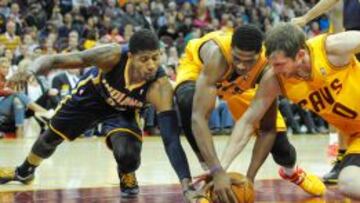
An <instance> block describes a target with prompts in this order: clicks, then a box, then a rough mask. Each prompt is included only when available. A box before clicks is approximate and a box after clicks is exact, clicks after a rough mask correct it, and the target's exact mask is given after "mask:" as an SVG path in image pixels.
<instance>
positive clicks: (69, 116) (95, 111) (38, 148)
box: [0, 86, 109, 184]
mask: <svg viewBox="0 0 360 203" xmlns="http://www.w3.org/2000/svg"><path fill="white" fill-rule="evenodd" d="M79 88H83V89H82V90H83V94H82V96H77V94H76V93H75V94H74V95H72V97H68V98H67V99H66V100H64V101H63V102H62V104H61V105H60V106H59V108H58V110H57V111H56V113H55V115H54V117H53V118H52V119H51V120H50V124H49V129H48V130H47V131H45V132H44V133H43V134H42V135H40V136H39V138H38V139H37V140H36V141H35V143H34V145H33V147H32V150H31V152H30V153H29V155H28V156H27V158H26V159H25V161H24V162H23V164H22V165H20V166H19V167H17V168H0V183H7V182H9V181H12V180H15V181H20V182H22V183H25V184H26V183H29V182H31V180H32V179H33V177H34V172H35V169H36V167H38V166H39V165H40V163H41V161H42V160H43V159H46V158H49V157H50V156H51V155H52V154H53V153H54V151H55V150H56V148H57V146H58V145H59V144H60V143H62V141H63V140H64V139H66V140H74V139H76V138H77V137H78V136H80V135H81V133H83V132H84V131H85V130H86V129H88V128H89V127H90V126H91V125H92V124H93V123H94V122H95V121H97V120H98V119H99V118H101V117H102V115H101V114H102V113H103V114H107V113H108V112H109V111H106V109H104V108H103V105H102V103H101V102H100V101H101V100H99V99H98V98H97V97H96V96H94V95H96V94H94V92H93V91H91V89H89V88H87V87H86V86H79Z"/></svg>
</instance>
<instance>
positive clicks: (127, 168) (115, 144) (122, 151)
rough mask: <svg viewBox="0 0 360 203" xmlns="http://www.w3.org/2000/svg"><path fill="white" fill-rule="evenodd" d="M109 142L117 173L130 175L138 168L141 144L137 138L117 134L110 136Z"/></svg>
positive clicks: (122, 133)
mask: <svg viewBox="0 0 360 203" xmlns="http://www.w3.org/2000/svg"><path fill="white" fill-rule="evenodd" d="M110 141H111V145H112V150H113V154H114V157H115V160H116V162H117V164H118V172H119V173H130V172H134V171H135V170H136V169H138V168H139V166H140V161H141V158H140V154H141V146H142V143H141V141H140V140H139V139H138V138H136V137H134V136H133V135H131V134H129V133H126V132H118V133H114V134H112V135H111V136H110Z"/></svg>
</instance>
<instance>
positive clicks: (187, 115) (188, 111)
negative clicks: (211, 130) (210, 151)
mask: <svg viewBox="0 0 360 203" xmlns="http://www.w3.org/2000/svg"><path fill="white" fill-rule="evenodd" d="M194 93H195V81H189V82H184V83H182V84H180V85H179V86H178V87H177V88H176V90H175V96H176V102H177V105H178V107H179V111H180V118H181V124H182V128H183V131H184V134H185V136H186V139H187V140H188V142H189V143H190V146H191V148H192V149H193V150H194V152H195V154H196V155H197V157H198V159H199V161H200V163H201V165H202V167H203V168H204V167H205V166H206V165H205V164H202V163H204V161H203V159H202V157H201V154H200V150H199V148H198V146H197V144H196V140H195V138H194V134H193V132H192V128H191V115H192V106H193V98H194Z"/></svg>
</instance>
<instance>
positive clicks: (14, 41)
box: [0, 20, 21, 51]
mask: <svg viewBox="0 0 360 203" xmlns="http://www.w3.org/2000/svg"><path fill="white" fill-rule="evenodd" d="M15 29H16V23H15V21H13V20H9V21H7V23H6V32H5V33H4V34H2V35H0V44H5V47H6V48H7V49H10V50H11V51H14V50H15V49H17V48H18V47H19V46H20V44H21V39H20V37H19V36H18V35H16V34H15Z"/></svg>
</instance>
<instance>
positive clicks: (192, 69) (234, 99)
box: [176, 31, 286, 131]
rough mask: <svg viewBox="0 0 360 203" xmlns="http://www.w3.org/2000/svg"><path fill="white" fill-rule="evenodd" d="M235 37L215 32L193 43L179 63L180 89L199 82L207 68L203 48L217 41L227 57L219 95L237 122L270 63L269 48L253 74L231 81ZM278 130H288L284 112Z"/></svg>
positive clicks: (217, 85)
mask: <svg viewBox="0 0 360 203" xmlns="http://www.w3.org/2000/svg"><path fill="white" fill-rule="evenodd" d="M232 35H233V33H232V32H223V31H215V32H211V33H209V34H207V35H205V36H203V37H202V38H199V39H193V40H191V41H190V42H189V43H188V44H187V46H186V48H185V53H184V54H183V56H182V57H181V59H180V61H179V66H178V68H177V78H176V87H177V86H178V85H179V84H181V83H183V82H186V81H196V80H197V78H198V77H199V75H200V72H201V69H202V67H203V62H202V60H201V58H200V49H201V47H202V45H204V44H205V43H206V42H208V41H210V40H211V41H213V42H215V43H216V44H217V46H218V47H219V49H220V51H221V53H222V54H223V56H224V57H225V60H226V65H227V67H226V68H227V71H226V73H225V74H224V76H223V77H222V79H221V80H220V81H219V82H218V83H217V84H216V87H217V94H218V96H219V97H220V98H222V99H224V100H225V101H226V102H227V103H228V106H229V109H230V111H231V114H232V115H233V117H234V119H236V120H237V119H239V118H240V117H241V115H242V114H243V113H244V112H245V110H246V109H247V108H248V107H249V105H250V102H251V100H252V99H253V98H254V96H255V91H256V89H255V84H256V81H257V80H258V77H259V75H260V73H261V72H262V71H263V69H264V68H265V66H266V64H267V60H266V57H265V48H264V47H263V48H262V51H261V53H260V56H259V58H258V60H257V61H256V62H255V64H254V66H253V67H252V68H251V70H250V71H249V73H247V74H246V75H244V76H240V77H236V79H234V80H231V81H230V80H229V78H231V75H232V74H233V72H234V68H233V66H232V64H233V61H232V54H231V38H232ZM277 129H278V130H279V131H284V130H285V129H286V125H285V122H284V119H283V118H282V116H281V114H280V113H278V116H277Z"/></svg>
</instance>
